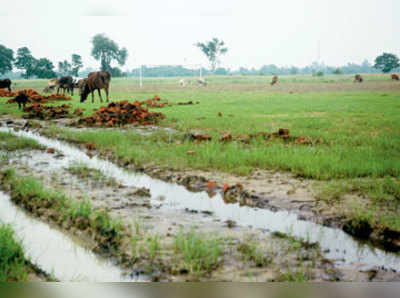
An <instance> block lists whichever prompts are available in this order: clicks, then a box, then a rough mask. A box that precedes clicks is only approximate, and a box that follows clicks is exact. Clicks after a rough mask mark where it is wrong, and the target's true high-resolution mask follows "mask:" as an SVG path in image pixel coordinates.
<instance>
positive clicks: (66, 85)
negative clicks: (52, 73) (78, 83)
mask: <svg viewBox="0 0 400 298" xmlns="http://www.w3.org/2000/svg"><path fill="white" fill-rule="evenodd" d="M60 88H61V89H63V92H64V93H65V90H67V92H71V95H72V96H73V95H74V80H73V79H72V77H71V76H66V77H61V78H59V79H58V84H57V94H58V92H59V91H60Z"/></svg>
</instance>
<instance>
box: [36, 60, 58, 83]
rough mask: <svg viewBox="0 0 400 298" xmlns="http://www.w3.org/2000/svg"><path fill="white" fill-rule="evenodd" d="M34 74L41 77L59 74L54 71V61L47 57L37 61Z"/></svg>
mask: <svg viewBox="0 0 400 298" xmlns="http://www.w3.org/2000/svg"><path fill="white" fill-rule="evenodd" d="M33 74H35V75H36V76H37V77H38V78H40V79H50V78H54V77H56V76H57V74H56V73H55V72H54V65H53V63H52V62H51V61H50V60H49V59H47V58H40V59H39V60H37V61H36V63H35V67H34V70H33Z"/></svg>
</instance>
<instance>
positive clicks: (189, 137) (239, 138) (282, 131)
mask: <svg viewBox="0 0 400 298" xmlns="http://www.w3.org/2000/svg"><path fill="white" fill-rule="evenodd" d="M254 138H262V139H264V140H270V139H282V140H284V141H285V142H293V143H295V144H299V145H315V144H321V143H323V140H322V139H321V138H319V139H315V140H313V139H311V138H308V137H304V136H300V137H295V136H291V135H290V131H289V129H287V128H279V130H278V131H277V132H273V133H268V132H263V131H261V132H256V133H250V134H248V135H236V136H233V135H232V134H231V133H229V132H227V133H225V134H224V135H222V136H221V137H220V138H219V142H221V143H229V142H242V143H246V144H249V143H250V141H251V140H252V139H254ZM211 140H212V137H211V136H210V135H203V134H193V133H186V134H185V135H184V136H183V140H182V142H185V141H192V142H196V143H200V142H203V141H211Z"/></svg>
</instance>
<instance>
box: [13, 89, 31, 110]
mask: <svg viewBox="0 0 400 298" xmlns="http://www.w3.org/2000/svg"><path fill="white" fill-rule="evenodd" d="M14 101H15V102H17V103H18V108H19V109H21V105H23V107H24V108H25V105H26V103H27V102H28V101H29V97H28V95H26V94H25V92H19V93H18V94H17V96H16V97H15V98H14Z"/></svg>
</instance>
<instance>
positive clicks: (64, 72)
mask: <svg viewBox="0 0 400 298" xmlns="http://www.w3.org/2000/svg"><path fill="white" fill-rule="evenodd" d="M58 73H59V74H60V75H61V76H69V75H72V65H71V63H69V62H68V61H67V60H64V61H61V62H58Z"/></svg>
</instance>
